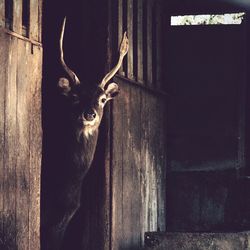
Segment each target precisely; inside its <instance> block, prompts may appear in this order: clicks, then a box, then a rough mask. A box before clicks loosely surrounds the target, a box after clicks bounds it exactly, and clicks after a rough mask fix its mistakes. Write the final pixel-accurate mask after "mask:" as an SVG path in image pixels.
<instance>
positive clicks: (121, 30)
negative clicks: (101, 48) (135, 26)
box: [118, 0, 125, 76]
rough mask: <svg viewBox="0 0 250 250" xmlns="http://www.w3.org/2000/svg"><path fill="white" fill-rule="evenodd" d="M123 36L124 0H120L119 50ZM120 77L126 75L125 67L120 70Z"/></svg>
mask: <svg viewBox="0 0 250 250" xmlns="http://www.w3.org/2000/svg"><path fill="white" fill-rule="evenodd" d="M122 36H123V0H118V48H119V46H120V42H121V40H122ZM119 74H120V75H123V76H124V75H125V72H124V68H123V66H121V67H120V69H119Z"/></svg>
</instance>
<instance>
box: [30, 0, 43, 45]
mask: <svg viewBox="0 0 250 250" xmlns="http://www.w3.org/2000/svg"><path fill="white" fill-rule="evenodd" d="M39 8H40V4H39V1H38V0H30V25H29V37H30V38H31V39H33V40H35V41H39V29H40V28H39V25H41V23H39V20H40V17H39Z"/></svg>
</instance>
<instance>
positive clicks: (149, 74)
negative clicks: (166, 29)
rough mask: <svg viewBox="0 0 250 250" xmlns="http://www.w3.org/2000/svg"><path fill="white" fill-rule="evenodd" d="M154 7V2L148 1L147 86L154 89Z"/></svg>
mask: <svg viewBox="0 0 250 250" xmlns="http://www.w3.org/2000/svg"><path fill="white" fill-rule="evenodd" d="M152 6H153V0H147V10H146V12H147V84H148V86H149V87H152V82H153V58H152Z"/></svg>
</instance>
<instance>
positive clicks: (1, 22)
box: [0, 0, 5, 27]
mask: <svg viewBox="0 0 250 250" xmlns="http://www.w3.org/2000/svg"><path fill="white" fill-rule="evenodd" d="M4 12H5V1H4V0H0V27H4V26H5V13H4Z"/></svg>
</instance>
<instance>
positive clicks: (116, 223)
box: [111, 91, 128, 250]
mask: <svg viewBox="0 0 250 250" xmlns="http://www.w3.org/2000/svg"><path fill="white" fill-rule="evenodd" d="M123 95H126V94H125V92H124V91H123ZM124 98H128V97H126V96H125V97H124ZM123 113H124V107H123V105H122V103H121V100H120V99H118V98H117V99H116V100H114V105H113V117H114V118H113V135H115V136H114V138H113V143H112V144H113V147H112V156H113V157H112V165H113V167H112V232H111V237H112V238H111V249H112V250H116V249H120V248H121V244H120V242H121V240H122V237H121V235H120V232H123V230H122V225H123V217H122V214H121V213H122V211H123V203H122V201H123V192H122V190H123V156H124V155H123V150H124V148H123V147H124V146H123V143H121V142H122V141H123V134H122V133H120V131H123V129H124V128H123V124H124V119H125V118H124V115H123ZM116 117H119V118H120V119H116ZM117 152H119V154H117Z"/></svg>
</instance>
